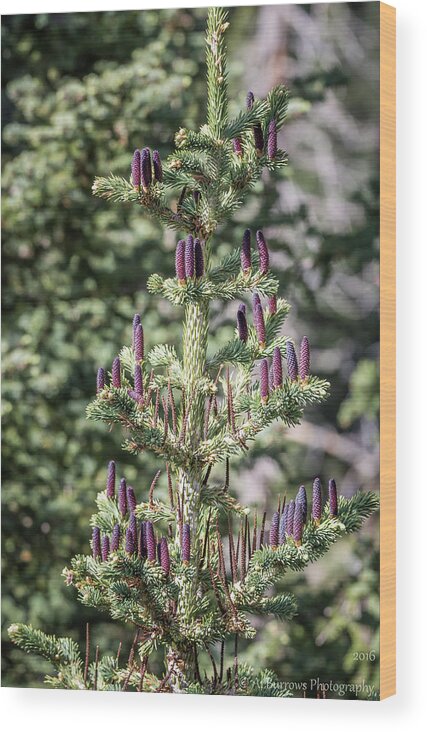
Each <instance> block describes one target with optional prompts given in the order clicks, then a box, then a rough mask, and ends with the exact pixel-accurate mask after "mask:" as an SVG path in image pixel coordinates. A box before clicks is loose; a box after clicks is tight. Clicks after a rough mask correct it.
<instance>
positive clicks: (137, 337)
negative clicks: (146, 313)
mask: <svg viewBox="0 0 427 732" xmlns="http://www.w3.org/2000/svg"><path fill="white" fill-rule="evenodd" d="M132 348H133V353H134V358H135V367H134V387H133V389H129V395H130V396H131V397H132V398H133V399H135V400H136V401H140V400H141V399H142V395H143V390H144V389H143V378H142V368H141V362H142V361H143V360H144V329H143V327H142V324H141V317H140V315H139V314H138V313H135V315H134V316H133V324H132ZM121 385H122V365H121V362H120V358H119V357H118V356H116V358H115V359H114V360H113V363H112V365H111V386H113V387H114V388H116V389H120V387H121ZM104 388H105V371H104V369H103V368H99V369H98V373H97V375H96V393H97V394H98V393H99V392H100V391H102V390H103V389H104Z"/></svg>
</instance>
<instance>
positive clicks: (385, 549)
mask: <svg viewBox="0 0 427 732" xmlns="http://www.w3.org/2000/svg"><path fill="white" fill-rule="evenodd" d="M395 161H396V9H395V8H393V7H391V6H390V5H385V4H384V3H380V405H381V406H380V436H381V439H380V499H381V511H380V699H385V698H386V697H388V696H392V695H393V694H395V693H396V469H395V466H396V366H395V361H396V168H395V166H396V162H395Z"/></svg>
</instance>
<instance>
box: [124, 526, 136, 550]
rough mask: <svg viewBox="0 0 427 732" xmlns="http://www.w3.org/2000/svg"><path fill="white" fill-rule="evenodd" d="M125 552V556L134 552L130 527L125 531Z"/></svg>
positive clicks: (133, 536) (133, 540) (133, 537)
mask: <svg viewBox="0 0 427 732" xmlns="http://www.w3.org/2000/svg"><path fill="white" fill-rule="evenodd" d="M125 550H126V553H127V554H134V552H135V534H134V533H133V531H132V529H131V528H130V527H128V528H127V529H126V539H125Z"/></svg>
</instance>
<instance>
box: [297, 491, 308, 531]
mask: <svg viewBox="0 0 427 732" xmlns="http://www.w3.org/2000/svg"><path fill="white" fill-rule="evenodd" d="M295 503H300V504H301V508H302V520H303V522H304V523H305V522H306V521H307V492H306V490H305V487H304V486H303V485H300V487H299V488H298V493H297V497H296V499H295Z"/></svg>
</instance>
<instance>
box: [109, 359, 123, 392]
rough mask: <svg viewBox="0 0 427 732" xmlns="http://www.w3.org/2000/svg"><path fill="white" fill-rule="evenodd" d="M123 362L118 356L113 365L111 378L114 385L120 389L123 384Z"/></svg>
mask: <svg viewBox="0 0 427 732" xmlns="http://www.w3.org/2000/svg"><path fill="white" fill-rule="evenodd" d="M120 371H121V363H120V359H119V357H118V356H116V358H115V359H114V361H113V365H112V367H111V380H112V382H113V386H114V387H115V388H116V389H120V387H121V385H122V379H121V373H120Z"/></svg>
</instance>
